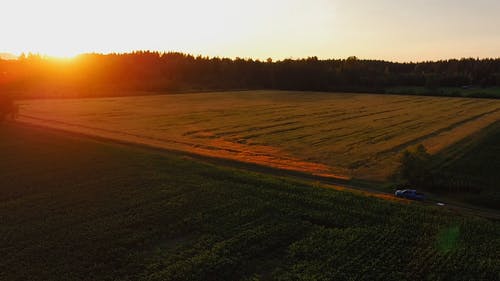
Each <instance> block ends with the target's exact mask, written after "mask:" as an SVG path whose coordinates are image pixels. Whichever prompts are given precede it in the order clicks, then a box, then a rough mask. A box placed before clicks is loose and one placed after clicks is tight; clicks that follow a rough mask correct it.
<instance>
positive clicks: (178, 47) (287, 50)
mask: <svg viewBox="0 0 500 281" xmlns="http://www.w3.org/2000/svg"><path fill="white" fill-rule="evenodd" d="M0 13H1V14H0V26H1V27H2V28H1V29H0V30H1V33H0V34H1V37H0V52H2V53H4V52H6V53H13V54H16V55H19V54H20V53H22V52H25V53H28V52H33V53H41V54H44V55H49V56H61V57H70V56H74V55H77V54H79V53H88V52H99V53H112V52H119V53H121V52H130V51H134V50H156V51H180V52H185V53H190V54H194V55H199V54H201V55H205V56H220V57H231V58H234V57H242V58H254V59H266V58H268V57H270V58H273V59H275V60H276V59H284V58H304V57H309V56H317V57H319V58H346V57H349V56H357V57H358V58H363V59H383V60H391V61H423V60H437V59H448V58H461V57H480V58H484V57H495V58H497V57H500V16H498V14H499V13H500V1H498V0H474V1H472V0H245V1H243V0H210V1H202V0H198V1H195V0H181V1H174V0H44V1H39V0H2V2H1V3H0Z"/></svg>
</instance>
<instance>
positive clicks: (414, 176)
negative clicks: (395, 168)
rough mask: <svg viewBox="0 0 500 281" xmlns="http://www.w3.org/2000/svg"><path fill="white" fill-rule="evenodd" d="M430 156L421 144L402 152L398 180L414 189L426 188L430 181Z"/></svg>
mask: <svg viewBox="0 0 500 281" xmlns="http://www.w3.org/2000/svg"><path fill="white" fill-rule="evenodd" d="M430 161H431V156H430V154H429V153H428V152H427V150H426V149H425V147H424V146H423V145H422V144H419V145H418V146H417V147H416V148H413V149H408V150H405V151H404V152H403V154H402V155H401V158H400V162H401V166H400V168H399V173H398V174H399V176H400V179H401V180H402V181H403V182H404V183H406V184H409V185H411V186H414V187H419V188H422V187H424V188H425V187H427V186H428V185H429V184H430V183H431V180H432V178H431V177H432V176H431V167H430V164H431V163H430Z"/></svg>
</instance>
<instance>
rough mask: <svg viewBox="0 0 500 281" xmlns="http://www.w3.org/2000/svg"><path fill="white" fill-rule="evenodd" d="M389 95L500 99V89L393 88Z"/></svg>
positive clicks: (390, 89)
mask: <svg viewBox="0 0 500 281" xmlns="http://www.w3.org/2000/svg"><path fill="white" fill-rule="evenodd" d="M386 93H388V94H407V95H436V94H438V95H439V96H450V97H470V98H490V99H494V98H500V87H486V88H482V87H466V88H462V87H438V88H435V89H429V88H427V87H391V88H388V89H386Z"/></svg>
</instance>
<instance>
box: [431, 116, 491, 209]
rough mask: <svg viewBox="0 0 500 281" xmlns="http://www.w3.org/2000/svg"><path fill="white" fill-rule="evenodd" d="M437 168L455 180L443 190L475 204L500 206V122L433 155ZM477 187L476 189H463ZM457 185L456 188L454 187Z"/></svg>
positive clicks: (445, 176)
mask: <svg viewBox="0 0 500 281" xmlns="http://www.w3.org/2000/svg"><path fill="white" fill-rule="evenodd" d="M433 158H434V159H433V161H434V162H435V168H434V169H435V170H436V171H437V172H438V174H441V175H443V178H447V179H448V180H452V181H453V180H454V181H455V183H454V185H453V183H452V185H451V186H449V188H451V190H442V192H443V193H446V195H447V196H451V197H454V198H455V199H458V200H461V201H464V202H467V203H471V204H474V205H481V206H487V207H490V208H495V209H498V208H500V189H499V187H500V184H499V183H500V176H499V175H498V171H500V122H496V123H494V124H492V125H490V126H488V127H487V128H485V129H484V130H482V131H481V132H479V133H477V134H473V135H471V136H469V137H467V138H465V139H463V140H462V141H460V142H458V143H457V144H455V145H453V146H451V147H449V148H447V149H445V150H443V151H442V152H441V153H438V154H436V155H435V156H434V157H433ZM461 185H468V186H473V187H475V188H476V190H475V191H473V192H470V191H469V192H464V191H461V190H460V187H461ZM454 187H455V190H453V188H454Z"/></svg>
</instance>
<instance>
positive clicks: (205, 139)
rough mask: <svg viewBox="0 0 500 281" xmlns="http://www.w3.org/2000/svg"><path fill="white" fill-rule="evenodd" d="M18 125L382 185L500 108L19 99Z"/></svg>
mask: <svg viewBox="0 0 500 281" xmlns="http://www.w3.org/2000/svg"><path fill="white" fill-rule="evenodd" d="M20 108H21V112H20V117H19V120H20V121H21V122H28V123H34V124H37V125H43V126H49V127H55V128H59V129H63V130H68V131H75V132H79V133H85V134H92V135H97V136H102V137H106V138H113V139H119V140H124V141H128V142H136V143H141V144H147V145H151V146H155V147H160V148H168V149H175V150H184V151H190V152H194V153H198V154H202V155H208V156H216V157H222V158H229V159H236V160H241V161H245V162H250V163H259V164H264V165H268V166H272V167H278V168H284V169H290V170H297V171H303V172H308V173H312V174H318V175H324V176H331V177H341V178H351V177H354V178H362V179H372V180H381V179H384V178H385V177H387V176H388V175H390V174H391V173H392V172H393V171H394V169H395V168H396V167H397V160H398V155H399V154H400V153H401V152H402V151H403V150H404V149H406V148H407V147H410V146H413V145H416V144H419V143H422V144H424V145H425V146H426V147H427V149H428V150H429V151H430V152H431V153H435V152H437V151H439V150H441V149H443V148H445V147H447V146H449V145H452V144H453V143H455V142H457V141H458V140H460V139H462V138H464V137H465V136H467V135H469V134H473V133H475V132H477V131H479V130H481V129H482V128H484V127H486V126H487V125H489V124H491V123H493V122H496V121H498V120H500V101H498V100H486V99H465V98H443V97H422V96H396V95H390V96H389V95H371V94H344V93H316V92H286V91H242V92H218V93H192V94H176V95H155V96H136V97H119V98H93V99H64V100H63V99H61V100H25V101H23V102H22V103H21V106H20Z"/></svg>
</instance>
